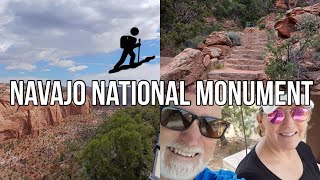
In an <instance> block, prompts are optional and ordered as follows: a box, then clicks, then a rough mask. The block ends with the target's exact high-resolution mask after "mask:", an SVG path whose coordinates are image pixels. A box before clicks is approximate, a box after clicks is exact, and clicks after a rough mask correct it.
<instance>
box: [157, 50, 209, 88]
mask: <svg viewBox="0 0 320 180" xmlns="http://www.w3.org/2000/svg"><path fill="white" fill-rule="evenodd" d="M203 58H204V55H203V53H202V52H201V51H199V50H196V49H191V48H187V49H185V50H183V51H182V52H181V53H180V54H178V55H177V56H175V57H174V58H173V60H172V61H171V62H170V63H169V64H167V65H166V66H164V67H163V68H161V72H160V79H161V80H165V81H169V80H176V81H180V80H184V81H185V85H186V86H188V85H189V84H192V83H193V82H195V81H196V80H198V79H199V78H200V77H201V75H202V74H203V72H204V71H205V66H204V64H203Z"/></svg>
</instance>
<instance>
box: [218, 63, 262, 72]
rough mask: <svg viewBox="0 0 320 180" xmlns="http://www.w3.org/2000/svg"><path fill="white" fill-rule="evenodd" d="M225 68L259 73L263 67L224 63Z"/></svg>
mask: <svg viewBox="0 0 320 180" xmlns="http://www.w3.org/2000/svg"><path fill="white" fill-rule="evenodd" d="M224 67H225V68H232V69H239V70H248V71H260V70H263V68H264V65H246V64H240V65H239V64H230V63H225V64H224Z"/></svg>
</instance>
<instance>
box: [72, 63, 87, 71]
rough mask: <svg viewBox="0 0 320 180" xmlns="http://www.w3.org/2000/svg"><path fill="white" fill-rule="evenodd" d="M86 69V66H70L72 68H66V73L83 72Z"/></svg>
mask: <svg viewBox="0 0 320 180" xmlns="http://www.w3.org/2000/svg"><path fill="white" fill-rule="evenodd" d="M87 68H88V66H85V65H80V66H72V67H70V68H68V71H71V72H76V71H82V70H85V69H87Z"/></svg>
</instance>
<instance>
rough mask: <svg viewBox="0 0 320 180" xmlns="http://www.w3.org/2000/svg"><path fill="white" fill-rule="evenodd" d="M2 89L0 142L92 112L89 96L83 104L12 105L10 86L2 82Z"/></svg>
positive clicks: (30, 133) (37, 132) (36, 132)
mask: <svg viewBox="0 0 320 180" xmlns="http://www.w3.org/2000/svg"><path fill="white" fill-rule="evenodd" d="M0 89H1V90H2V91H6V92H2V93H1V94H0V142H1V141H4V140H7V139H11V138H19V137H23V136H26V135H38V134H39V131H40V130H41V129H43V128H45V127H47V126H51V125H55V124H58V123H60V122H62V121H64V119H65V118H66V117H69V116H71V115H88V114H91V113H92V105H91V101H90V99H89V97H88V96H87V98H86V100H87V101H86V103H85V104H84V105H83V106H76V105H74V104H71V105H69V106H59V105H57V104H56V105H54V106H34V105H29V106H20V107H19V106H18V105H15V106H11V105H10V96H9V93H8V92H9V91H8V87H6V85H3V84H1V87H0Z"/></svg>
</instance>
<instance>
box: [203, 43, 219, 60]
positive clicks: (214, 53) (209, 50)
mask: <svg viewBox="0 0 320 180" xmlns="http://www.w3.org/2000/svg"><path fill="white" fill-rule="evenodd" d="M202 52H203V54H207V55H209V56H210V58H215V57H219V56H220V55H221V49H220V48H217V47H210V46H209V47H205V48H203V50H202Z"/></svg>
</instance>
